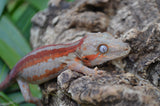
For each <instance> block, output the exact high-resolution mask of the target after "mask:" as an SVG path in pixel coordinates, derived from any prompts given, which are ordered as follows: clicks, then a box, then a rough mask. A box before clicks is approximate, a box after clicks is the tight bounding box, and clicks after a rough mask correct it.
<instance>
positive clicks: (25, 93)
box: [17, 78, 43, 106]
mask: <svg viewBox="0 0 160 106" xmlns="http://www.w3.org/2000/svg"><path fill="white" fill-rule="evenodd" d="M17 82H18V85H19V87H20V90H21V92H22V94H23V97H24V99H25V101H27V102H29V103H34V104H36V105H37V106H43V105H42V103H41V101H40V99H38V98H35V97H33V96H32V95H31V92H30V88H29V84H28V83H27V82H26V81H24V80H23V79H22V78H17Z"/></svg>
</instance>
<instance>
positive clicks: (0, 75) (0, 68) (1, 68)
mask: <svg viewBox="0 0 160 106" xmlns="http://www.w3.org/2000/svg"><path fill="white" fill-rule="evenodd" d="M8 72H9V69H8V67H7V66H6V65H5V64H4V63H3V61H2V60H0V83H1V82H2V81H3V80H4V79H5V77H6V76H7V74H8Z"/></svg>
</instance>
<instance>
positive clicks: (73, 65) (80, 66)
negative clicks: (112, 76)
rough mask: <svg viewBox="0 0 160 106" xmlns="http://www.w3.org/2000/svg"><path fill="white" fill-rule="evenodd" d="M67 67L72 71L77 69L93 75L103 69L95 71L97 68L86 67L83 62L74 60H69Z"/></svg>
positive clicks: (101, 72) (100, 72)
mask: <svg viewBox="0 0 160 106" xmlns="http://www.w3.org/2000/svg"><path fill="white" fill-rule="evenodd" d="M68 68H69V69H71V70H73V71H77V72H80V73H83V74H85V75H89V76H95V75H98V74H103V73H104V71H100V70H99V71H97V69H91V68H88V67H86V66H84V65H83V64H81V63H78V62H75V61H71V62H69V63H68Z"/></svg>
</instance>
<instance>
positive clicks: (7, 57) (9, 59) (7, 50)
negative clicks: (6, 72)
mask: <svg viewBox="0 0 160 106" xmlns="http://www.w3.org/2000/svg"><path fill="white" fill-rule="evenodd" d="M0 51H1V52H0V57H1V58H2V59H3V60H4V61H5V63H6V64H7V65H8V66H9V67H10V69H12V68H13V66H14V65H15V64H16V62H17V61H18V60H19V59H20V58H21V57H20V56H19V55H18V54H17V52H16V51H14V50H13V49H12V48H11V47H9V46H8V45H7V44H6V43H5V42H4V41H3V40H1V39H0Z"/></svg>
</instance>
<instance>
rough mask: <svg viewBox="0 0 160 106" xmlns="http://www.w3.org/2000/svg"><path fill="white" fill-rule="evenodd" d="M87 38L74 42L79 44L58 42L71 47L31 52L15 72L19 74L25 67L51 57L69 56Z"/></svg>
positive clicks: (17, 65) (20, 62) (17, 66)
mask: <svg viewBox="0 0 160 106" xmlns="http://www.w3.org/2000/svg"><path fill="white" fill-rule="evenodd" d="M85 38H86V37H83V38H82V39H80V40H79V41H76V42H74V43H77V42H79V43H78V44H77V45H73V44H74V43H70V44H58V45H71V46H70V47H67V48H59V49H53V50H45V51H40V52H37V53H36V54H34V55H30V53H29V54H28V57H26V58H24V59H22V60H20V61H19V62H18V63H17V64H16V66H15V72H14V74H17V73H18V72H19V71H22V70H23V69H24V68H27V67H30V66H33V65H35V64H37V63H40V62H45V61H48V59H49V58H51V59H53V60H54V59H55V58H58V57H62V56H67V55H68V54H69V53H72V52H75V51H76V49H77V48H78V47H80V45H81V44H82V43H83V41H84V39H85ZM72 45H73V46H72ZM49 46H57V45H49ZM49 46H44V47H40V48H37V49H36V50H38V49H42V48H45V47H49ZM34 51H35V50H34ZM32 52H33V51H32ZM32 52H31V53H32ZM29 55H30V56H29Z"/></svg>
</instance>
